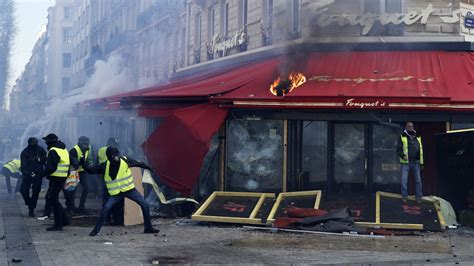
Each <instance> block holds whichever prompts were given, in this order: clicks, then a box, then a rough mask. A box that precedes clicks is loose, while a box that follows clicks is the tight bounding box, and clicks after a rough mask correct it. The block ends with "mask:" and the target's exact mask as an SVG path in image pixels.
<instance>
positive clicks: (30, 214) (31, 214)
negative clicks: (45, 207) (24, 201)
mask: <svg viewBox="0 0 474 266" xmlns="http://www.w3.org/2000/svg"><path fill="white" fill-rule="evenodd" d="M28 216H30V217H32V218H34V217H35V211H34V210H30V211H29V213H28Z"/></svg>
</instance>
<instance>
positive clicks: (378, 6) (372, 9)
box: [362, 0, 404, 36]
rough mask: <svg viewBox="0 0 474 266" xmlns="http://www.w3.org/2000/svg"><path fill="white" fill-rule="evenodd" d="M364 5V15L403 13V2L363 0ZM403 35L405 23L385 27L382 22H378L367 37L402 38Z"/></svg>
mask: <svg viewBox="0 0 474 266" xmlns="http://www.w3.org/2000/svg"><path fill="white" fill-rule="evenodd" d="M362 4H363V10H364V14H365V13H372V14H382V13H388V14H394V13H403V0H363V1H362ZM403 33H404V25H403V23H402V24H400V25H394V24H388V25H385V26H383V25H382V24H380V22H377V23H376V25H374V26H373V28H372V29H371V31H370V32H369V33H368V34H367V36H401V35H403Z"/></svg>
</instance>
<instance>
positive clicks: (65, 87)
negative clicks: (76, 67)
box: [62, 78, 71, 92]
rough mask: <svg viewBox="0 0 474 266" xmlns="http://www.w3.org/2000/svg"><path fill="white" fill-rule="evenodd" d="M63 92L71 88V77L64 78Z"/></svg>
mask: <svg viewBox="0 0 474 266" xmlns="http://www.w3.org/2000/svg"><path fill="white" fill-rule="evenodd" d="M62 84H63V92H66V91H69V90H70V89H71V78H62Z"/></svg>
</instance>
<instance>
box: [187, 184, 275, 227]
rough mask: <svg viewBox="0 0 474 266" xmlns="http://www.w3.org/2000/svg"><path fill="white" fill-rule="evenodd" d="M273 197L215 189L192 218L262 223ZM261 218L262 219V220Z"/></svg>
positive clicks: (270, 194)
mask: <svg viewBox="0 0 474 266" xmlns="http://www.w3.org/2000/svg"><path fill="white" fill-rule="evenodd" d="M274 198H275V194H272V193H249V192H221V191H216V192H214V193H212V195H211V196H210V197H209V198H208V199H207V200H206V201H205V202H204V204H203V205H202V206H201V207H200V208H199V209H198V210H197V211H196V213H194V215H193V216H192V220H194V221H205V222H220V223H239V224H262V223H264V222H265V219H264V218H262V217H266V216H264V214H265V213H267V212H268V211H269V209H270V207H269V206H271V205H272V202H273V200H274ZM262 219H263V221H262Z"/></svg>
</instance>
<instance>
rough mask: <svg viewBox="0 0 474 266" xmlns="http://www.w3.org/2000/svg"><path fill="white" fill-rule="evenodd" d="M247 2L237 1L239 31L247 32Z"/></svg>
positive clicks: (246, 0)
mask: <svg viewBox="0 0 474 266" xmlns="http://www.w3.org/2000/svg"><path fill="white" fill-rule="evenodd" d="M248 11H249V2H248V0H240V1H239V30H244V31H247V20H248Z"/></svg>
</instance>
